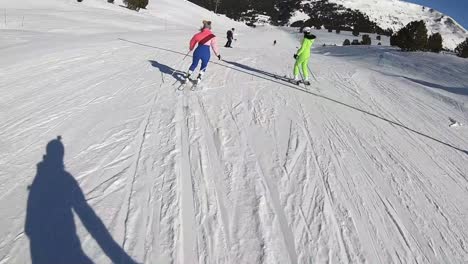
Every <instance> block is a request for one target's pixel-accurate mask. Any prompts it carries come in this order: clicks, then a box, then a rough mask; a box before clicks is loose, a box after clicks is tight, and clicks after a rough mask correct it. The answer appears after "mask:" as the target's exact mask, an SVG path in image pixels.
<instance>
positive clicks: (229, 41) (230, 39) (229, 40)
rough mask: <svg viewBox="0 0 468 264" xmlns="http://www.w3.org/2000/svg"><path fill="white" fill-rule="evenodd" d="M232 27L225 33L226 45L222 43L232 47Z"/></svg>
mask: <svg viewBox="0 0 468 264" xmlns="http://www.w3.org/2000/svg"><path fill="white" fill-rule="evenodd" d="M234 30H235V29H234V28H232V29H231V30H228V32H227V33H226V37H227V39H228V40H227V42H226V45H224V47H226V48H232V46H231V44H232V40H233V39H234Z"/></svg>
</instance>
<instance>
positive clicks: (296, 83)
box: [274, 75, 310, 88]
mask: <svg viewBox="0 0 468 264" xmlns="http://www.w3.org/2000/svg"><path fill="white" fill-rule="evenodd" d="M274 77H275V79H277V80H281V81H284V82H288V83H290V84H294V85H297V86H300V85H301V84H304V88H307V87H308V86H310V82H309V81H306V80H295V79H292V78H290V77H288V76H286V75H283V76H280V75H274Z"/></svg>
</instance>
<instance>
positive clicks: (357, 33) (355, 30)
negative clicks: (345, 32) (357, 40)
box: [353, 26, 359, 37]
mask: <svg viewBox="0 0 468 264" xmlns="http://www.w3.org/2000/svg"><path fill="white" fill-rule="evenodd" d="M353 36H356V37H357V36H359V30H357V27H356V26H354V28H353Z"/></svg>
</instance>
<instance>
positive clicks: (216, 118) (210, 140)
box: [0, 0, 468, 264]
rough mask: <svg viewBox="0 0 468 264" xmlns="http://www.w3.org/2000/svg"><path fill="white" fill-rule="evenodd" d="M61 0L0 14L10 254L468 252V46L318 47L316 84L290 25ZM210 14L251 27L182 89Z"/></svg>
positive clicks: (176, 257)
mask: <svg viewBox="0 0 468 264" xmlns="http://www.w3.org/2000/svg"><path fill="white" fill-rule="evenodd" d="M57 1H58V0H57ZM45 2H46V3H47V5H50V6H45V7H47V8H40V7H36V6H32V7H30V8H29V9H28V7H27V5H26V6H20V3H18V6H16V7H11V6H10V7H8V9H7V12H8V13H9V14H11V15H12V16H13V14H16V16H17V17H21V16H22V15H21V14H27V20H26V21H35V23H28V24H27V29H24V28H20V27H17V26H14V25H13V24H10V27H11V28H8V24H7V28H4V29H2V30H0V32H1V34H0V58H2V59H1V60H0V92H1V94H2V96H1V97H0V121H1V122H0V149H1V150H2V151H1V152H0V263H1V264H5V263H74V262H77V260H83V261H78V262H80V263H90V262H91V263H282V264H283V263H466V262H467V261H468V231H467V230H468V221H467V220H466V219H467V215H468V203H467V202H466V201H467V200H468V180H467V175H468V127H467V125H466V124H468V107H467V102H468V67H467V61H466V60H463V59H460V58H457V57H454V56H449V55H441V54H425V53H401V52H399V51H397V50H394V49H391V48H389V47H326V48H322V47H317V48H314V49H313V54H312V58H311V63H310V68H311V70H312V72H313V73H314V76H315V78H316V80H312V85H311V86H310V87H308V88H304V87H300V86H296V85H292V84H289V83H288V82H285V81H283V80H281V79H282V78H279V77H277V76H283V75H289V73H290V72H291V68H292V65H293V63H294V61H293V59H292V55H293V53H294V52H295V50H296V47H297V46H298V45H299V41H298V39H297V35H294V34H291V33H288V32H285V31H281V30H278V29H275V28H272V27H263V28H258V29H248V28H247V27H244V26H241V25H240V24H237V23H236V22H232V21H229V20H227V19H226V18H223V17H218V16H216V15H214V14H212V13H209V12H207V11H205V10H203V9H201V8H199V7H196V6H195V5H193V4H190V3H188V2H185V1H178V0H161V1H158V2H153V3H152V4H151V5H150V6H149V8H148V10H142V13H136V12H131V11H129V10H126V9H124V8H121V7H119V6H118V5H108V4H106V3H102V2H101V1H95V2H93V1H87V2H83V3H82V4H78V3H75V2H72V1H69V2H67V1H62V2H60V4H59V5H52V4H51V3H53V2H52V0H48V1H45ZM0 3H2V4H5V3H6V1H5V0H1V1H0ZM46 3H45V4H44V5H46ZM158 3H159V4H158ZM10 4H11V3H10ZM11 5H12V4H11ZM181 10H183V12H182V11H181ZM202 19H212V20H213V26H214V31H215V33H216V34H217V35H218V36H221V37H220V43H222V42H223V41H224V39H223V37H222V36H223V35H224V32H225V31H226V30H227V29H229V28H231V27H236V31H237V34H238V35H237V38H238V41H237V42H235V43H234V48H233V49H221V55H222V58H223V60H222V61H218V60H217V58H214V56H213V60H212V62H211V64H210V65H209V67H208V71H207V73H206V75H205V78H204V80H203V83H202V84H201V86H200V87H197V90H196V91H190V89H189V87H188V86H187V87H186V88H185V90H184V91H182V92H178V91H176V89H177V87H178V86H179V85H180V84H179V82H178V80H180V76H181V75H180V73H176V74H174V75H172V73H173V71H174V70H175V69H177V70H185V69H186V68H187V67H188V65H189V64H190V59H191V58H190V57H188V58H186V59H185V60H183V58H184V55H185V53H186V51H187V46H188V40H189V39H190V37H191V35H192V34H193V33H195V32H196V30H197V27H198V26H199V24H200V22H201V20H202ZM166 22H168V23H167V24H166ZM24 27H26V24H25V26H24ZM332 34H334V33H332ZM322 37H324V38H326V34H323V35H322ZM275 39H276V40H277V41H278V44H277V45H276V46H273V45H272V44H273V40H275ZM329 42H330V41H324V43H329ZM275 76H276V77H275ZM449 119H451V120H456V121H457V122H458V123H459V124H462V125H461V126H456V127H449V125H450V124H451V121H450V120H449ZM59 136H60V138H58V137H59ZM62 147H63V152H64V156H63V160H62ZM62 161H63V164H64V165H65V166H64V167H62V166H61V164H62Z"/></svg>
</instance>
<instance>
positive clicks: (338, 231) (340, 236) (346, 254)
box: [294, 95, 351, 262]
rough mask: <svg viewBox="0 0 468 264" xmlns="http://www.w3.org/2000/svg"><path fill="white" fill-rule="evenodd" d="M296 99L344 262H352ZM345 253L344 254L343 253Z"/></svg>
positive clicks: (302, 110) (329, 192)
mask: <svg viewBox="0 0 468 264" xmlns="http://www.w3.org/2000/svg"><path fill="white" fill-rule="evenodd" d="M294 98H295V100H296V102H297V103H298V105H299V108H300V110H301V116H302V119H303V122H304V127H302V129H303V130H304V131H303V132H304V134H305V135H306V138H307V141H308V143H309V145H310V147H311V148H312V153H313V160H314V163H315V166H316V168H317V170H316V173H317V174H318V175H317V176H318V178H319V180H320V183H321V185H322V189H323V192H324V194H325V195H324V197H325V201H326V204H328V206H329V207H330V209H331V211H332V214H331V220H332V222H333V225H334V226H335V232H336V234H337V236H338V243H339V245H340V249H341V250H340V251H341V252H340V253H341V257H342V258H343V260H345V259H346V260H347V261H348V262H351V260H350V256H349V252H348V251H347V248H346V246H345V245H344V240H343V234H342V233H341V228H340V226H339V225H338V221H337V219H336V214H335V208H334V206H333V205H334V203H333V197H332V194H331V189H330V186H329V185H328V184H325V179H324V178H325V175H324V172H323V170H322V167H321V166H320V163H319V160H318V156H317V154H316V153H315V151H314V144H313V143H312V142H313V141H312V137H311V135H310V132H309V130H308V128H307V127H308V125H307V124H308V122H307V120H306V118H305V112H304V108H303V106H302V103H301V102H300V101H299V100H298V99H297V97H296V96H295V95H294ZM343 251H344V252H343Z"/></svg>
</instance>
